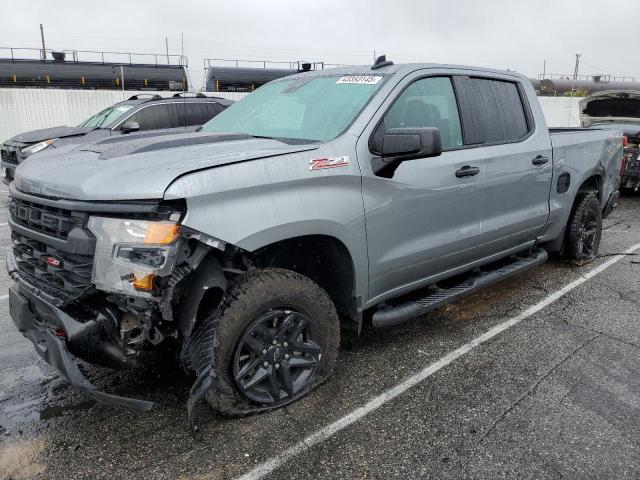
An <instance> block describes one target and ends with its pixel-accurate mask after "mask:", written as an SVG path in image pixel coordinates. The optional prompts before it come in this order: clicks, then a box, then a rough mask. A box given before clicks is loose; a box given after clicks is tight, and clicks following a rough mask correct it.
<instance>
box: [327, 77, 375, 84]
mask: <svg viewBox="0 0 640 480" xmlns="http://www.w3.org/2000/svg"><path fill="white" fill-rule="evenodd" d="M380 80H382V77H381V76H379V75H347V76H345V77H341V78H340V79H339V80H338V81H337V82H336V83H357V84H364V85H375V84H376V83H378V82H379V81H380Z"/></svg>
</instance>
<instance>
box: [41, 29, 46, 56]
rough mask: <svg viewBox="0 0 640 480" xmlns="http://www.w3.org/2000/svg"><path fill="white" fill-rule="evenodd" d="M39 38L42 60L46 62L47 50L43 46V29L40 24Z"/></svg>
mask: <svg viewBox="0 0 640 480" xmlns="http://www.w3.org/2000/svg"><path fill="white" fill-rule="evenodd" d="M40 38H41V39H42V60H46V59H47V49H46V48H45V46H44V28H42V24H40Z"/></svg>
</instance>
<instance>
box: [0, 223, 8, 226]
mask: <svg viewBox="0 0 640 480" xmlns="http://www.w3.org/2000/svg"><path fill="white" fill-rule="evenodd" d="M7 225H9V224H8V223H7V222H5V223H0V227H6V226H7Z"/></svg>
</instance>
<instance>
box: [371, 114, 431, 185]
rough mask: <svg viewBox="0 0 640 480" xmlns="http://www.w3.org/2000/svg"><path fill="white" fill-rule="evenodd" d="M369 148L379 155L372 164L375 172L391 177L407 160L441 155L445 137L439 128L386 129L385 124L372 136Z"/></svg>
mask: <svg viewBox="0 0 640 480" xmlns="http://www.w3.org/2000/svg"><path fill="white" fill-rule="evenodd" d="M369 149H370V150H371V152H372V153H373V154H374V155H376V157H375V158H374V159H373V160H372V164H371V165H372V167H373V172H374V173H375V174H376V175H378V176H381V177H386V178H391V177H392V176H393V173H394V172H395V171H396V169H397V168H398V165H400V164H401V163H402V162H404V161H407V160H413V159H416V158H426V157H437V156H438V155H440V154H441V153H442V140H441V138H440V130H439V129H437V128H433V127H416V128H391V129H389V130H387V131H384V124H382V125H381V126H380V127H379V128H378V131H376V133H375V134H374V135H373V136H372V137H371V140H370V141H369Z"/></svg>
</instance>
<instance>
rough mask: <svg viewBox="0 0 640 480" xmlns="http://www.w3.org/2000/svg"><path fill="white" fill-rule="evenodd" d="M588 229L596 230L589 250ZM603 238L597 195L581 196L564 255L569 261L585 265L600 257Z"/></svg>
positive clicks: (571, 221)
mask: <svg viewBox="0 0 640 480" xmlns="http://www.w3.org/2000/svg"><path fill="white" fill-rule="evenodd" d="M588 227H591V228H595V233H594V235H593V240H592V243H591V246H590V247H589V248H585V236H584V234H585V231H587V230H586V229H587V228H588ZM601 236H602V210H601V209H600V201H599V200H598V197H597V195H596V194H595V193H583V194H579V195H578V197H577V198H576V200H575V202H574V204H573V208H572V209H571V215H570V216H569V223H568V224H567V232H566V238H565V248H564V254H565V257H566V258H567V260H569V261H570V262H572V263H574V264H576V265H584V264H586V263H588V262H590V261H592V260H593V259H595V258H596V256H597V255H598V248H599V247H600V238H601Z"/></svg>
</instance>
